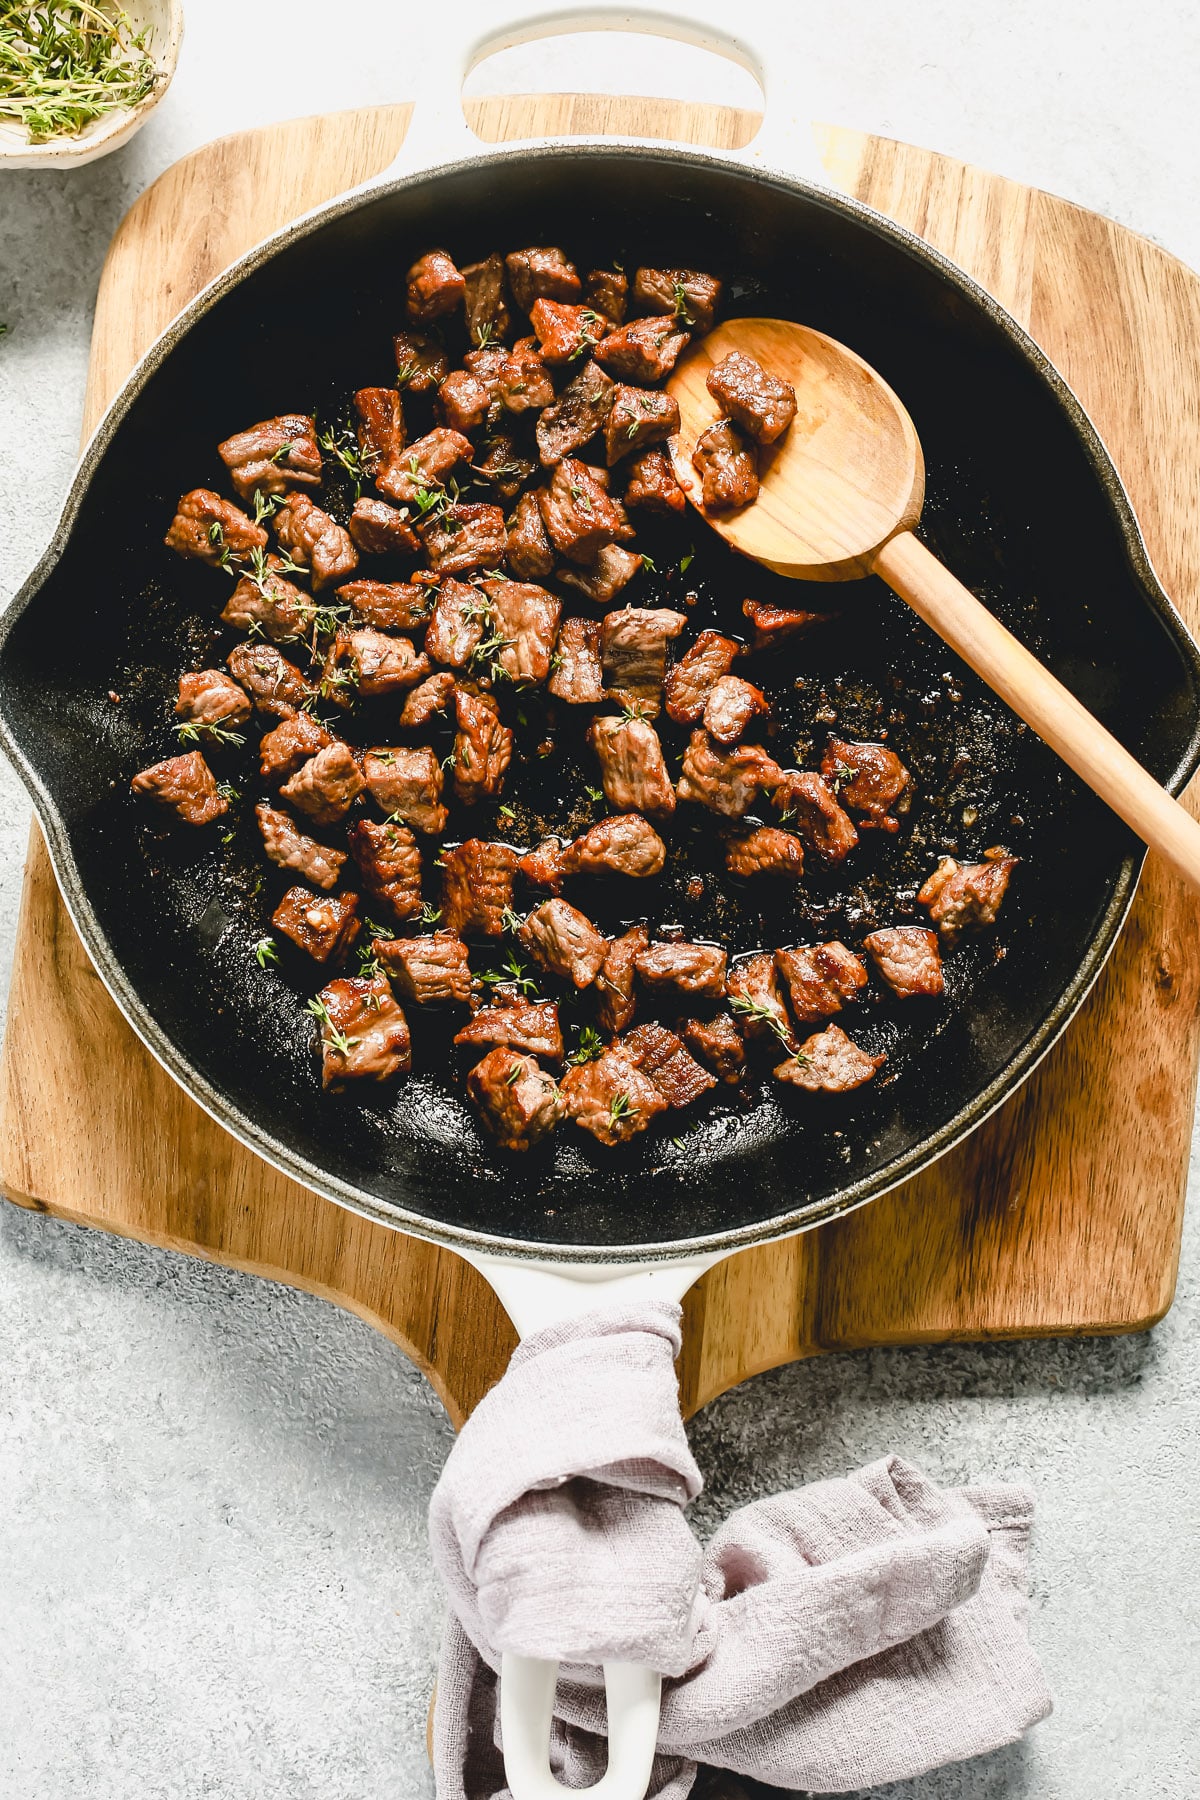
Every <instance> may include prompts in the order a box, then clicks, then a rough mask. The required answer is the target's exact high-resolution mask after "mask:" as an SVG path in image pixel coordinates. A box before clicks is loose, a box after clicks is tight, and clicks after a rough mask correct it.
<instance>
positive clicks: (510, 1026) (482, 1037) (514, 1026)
mask: <svg viewBox="0 0 1200 1800" xmlns="http://www.w3.org/2000/svg"><path fill="white" fill-rule="evenodd" d="M454 1041H455V1043H456V1044H477V1045H479V1046H480V1047H481V1048H482V1047H486V1046H487V1045H488V1044H506V1045H507V1046H508V1047H509V1049H510V1050H524V1051H527V1052H528V1054H529V1055H530V1056H547V1057H549V1058H550V1059H551V1061H553V1062H561V1061H562V1055H563V1040H562V1031H561V1029H560V1027H559V1023H558V1007H557V1006H556V1005H555V1003H554V1001H553V1000H514V1001H513V1002H512V1003H511V1005H508V1006H484V1007H481V1008H480V1010H479V1011H478V1012H477V1013H476V1014H475V1016H474V1018H473V1019H471V1020H470V1022H469V1023H468V1024H466V1025H464V1026H463V1028H462V1030H461V1031H459V1032H456V1033H455V1036H454Z"/></svg>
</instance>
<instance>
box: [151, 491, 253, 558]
mask: <svg viewBox="0 0 1200 1800" xmlns="http://www.w3.org/2000/svg"><path fill="white" fill-rule="evenodd" d="M163 542H164V544H166V546H167V548H168V549H169V550H177V551H178V552H179V554H180V556H193V557H196V558H197V559H198V560H199V561H200V562H206V563H212V564H213V566H214V567H224V566H226V565H228V564H229V563H230V562H235V563H236V562H245V560H246V558H247V557H248V556H249V555H250V552H251V551H252V550H264V549H265V548H266V544H267V534H266V532H265V531H264V530H263V528H262V526H261V525H256V524H255V523H254V521H253V520H252V519H248V518H247V517H246V515H245V513H244V512H243V511H242V509H241V507H240V506H235V505H234V504H233V502H232V500H223V499H222V498H221V496H220V494H214V493H213V491H212V489H211V488H193V489H192V490H191V492H190V493H188V494H184V495H183V496H182V498H181V499H180V501H179V504H178V506H177V507H176V508H175V517H174V518H173V519H172V520H171V524H170V527H169V529H168V531H167V535H166V537H165V538H164V539H163Z"/></svg>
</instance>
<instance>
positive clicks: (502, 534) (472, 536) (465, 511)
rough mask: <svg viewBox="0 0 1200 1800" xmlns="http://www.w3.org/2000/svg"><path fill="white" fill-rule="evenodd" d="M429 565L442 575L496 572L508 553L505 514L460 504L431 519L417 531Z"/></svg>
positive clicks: (473, 504) (477, 505)
mask: <svg viewBox="0 0 1200 1800" xmlns="http://www.w3.org/2000/svg"><path fill="white" fill-rule="evenodd" d="M417 534H418V536H419V537H420V539H421V542H422V543H423V544H424V546H425V554H426V555H427V556H428V558H429V561H430V565H431V566H432V567H433V569H435V570H436V572H437V573H438V574H439V575H462V574H464V573H465V572H466V570H468V569H494V568H496V567H497V565H498V564H499V563H500V562H502V561H503V559H504V553H505V551H506V550H507V549H508V533H507V532H506V530H505V528H504V514H503V513H502V512H501V510H500V508H499V507H498V506H487V505H484V504H480V503H478V502H470V503H468V504H464V503H463V502H461V501H459V502H456V503H455V504H454V505H453V506H447V507H445V508H444V509H443V510H442V511H441V512H436V513H433V514H431V515H430V517H429V518H427V519H426V520H425V521H424V522H423V523H422V524H421V525H418V527H417Z"/></svg>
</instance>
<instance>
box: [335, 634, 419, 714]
mask: <svg viewBox="0 0 1200 1800" xmlns="http://www.w3.org/2000/svg"><path fill="white" fill-rule="evenodd" d="M430 667H431V665H430V661H429V658H428V657H427V656H424V655H421V654H419V653H418V651H417V650H416V648H415V646H414V644H413V641H412V639H411V638H406V637H393V636H392V634H391V633H390V632H386V631H376V629H375V627H374V626H373V625H355V626H353V627H352V628H351V629H350V630H349V631H346V630H342V631H339V632H338V633H337V635H336V636H335V638H334V640H333V643H332V644H331V646H330V649H329V654H328V656H327V657H326V659H325V671H324V681H323V684H322V685H323V688H324V686H328V687H329V688H330V689H331V690H336V689H337V688H338V686H339V685H341V684H339V682H338V680H337V676H338V673H339V671H341V670H343V669H345V670H348V671H349V672H350V675H351V683H352V685H353V686H354V687H355V688H357V690H358V692H359V693H360V694H362V695H364V696H365V697H366V698H367V699H368V700H370V699H374V698H376V697H377V696H379V695H381V694H394V693H397V692H398V691H399V690H400V689H401V688H410V687H415V686H416V684H417V682H418V681H423V680H424V678H425V676H426V675H428V674H429V671H430ZM335 698H336V693H335Z"/></svg>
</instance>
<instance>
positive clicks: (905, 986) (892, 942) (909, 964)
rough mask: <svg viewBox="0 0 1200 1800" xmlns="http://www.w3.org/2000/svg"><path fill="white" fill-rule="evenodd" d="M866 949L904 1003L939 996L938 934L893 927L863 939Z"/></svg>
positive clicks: (914, 927) (921, 927)
mask: <svg viewBox="0 0 1200 1800" xmlns="http://www.w3.org/2000/svg"><path fill="white" fill-rule="evenodd" d="M863 949H864V950H865V951H866V952H867V954H868V955H869V956H870V958H871V961H872V962H873V963H874V964H875V967H876V968H877V969H878V970H879V973H880V974H881V975H882V976H883V979H884V980H885V981H886V982H887V984H888V986H889V987H890V988H891V990H892V992H893V994H895V995H897V996H898V998H899V999H901V1000H909V999H911V998H912V997H913V995H914V994H940V993H941V992H942V991H943V988H944V986H945V983H944V982H943V980H942V954H941V951H940V950H939V949H938V939H937V932H936V931H929V930H927V929H926V927H925V926H924V925H893V926H889V927H888V928H887V929H886V930H884V931H873V932H871V934H870V936H869V937H865V938H864V939H863Z"/></svg>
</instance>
